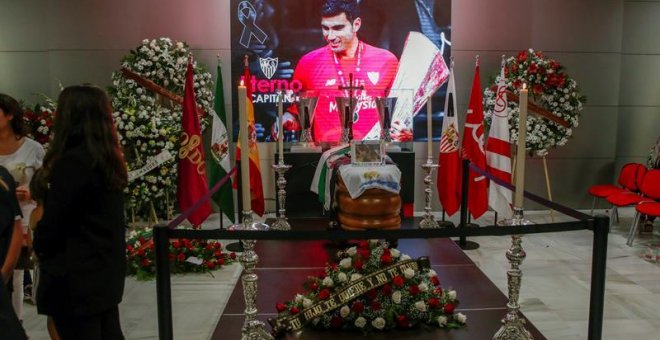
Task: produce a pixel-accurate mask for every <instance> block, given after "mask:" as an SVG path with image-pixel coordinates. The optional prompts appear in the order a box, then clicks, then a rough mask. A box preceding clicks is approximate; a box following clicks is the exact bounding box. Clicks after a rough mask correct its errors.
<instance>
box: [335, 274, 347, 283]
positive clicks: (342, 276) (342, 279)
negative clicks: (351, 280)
mask: <svg viewBox="0 0 660 340" xmlns="http://www.w3.org/2000/svg"><path fill="white" fill-rule="evenodd" d="M337 280H339V282H346V280H348V277H347V276H346V274H344V273H339V274H337Z"/></svg>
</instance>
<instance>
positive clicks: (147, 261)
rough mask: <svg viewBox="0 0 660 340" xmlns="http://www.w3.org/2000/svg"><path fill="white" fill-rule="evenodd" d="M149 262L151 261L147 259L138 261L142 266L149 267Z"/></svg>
mask: <svg viewBox="0 0 660 340" xmlns="http://www.w3.org/2000/svg"><path fill="white" fill-rule="evenodd" d="M150 264H151V261H149V259H142V261H140V266H142V267H149V265H150Z"/></svg>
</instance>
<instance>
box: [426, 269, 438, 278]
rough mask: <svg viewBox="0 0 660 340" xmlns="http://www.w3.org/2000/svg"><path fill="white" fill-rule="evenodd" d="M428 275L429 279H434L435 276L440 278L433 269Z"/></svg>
mask: <svg viewBox="0 0 660 340" xmlns="http://www.w3.org/2000/svg"><path fill="white" fill-rule="evenodd" d="M427 275H428V277H434V276H438V273H436V272H435V270H433V269H429V272H428V274H427Z"/></svg>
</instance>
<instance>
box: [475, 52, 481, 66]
mask: <svg viewBox="0 0 660 340" xmlns="http://www.w3.org/2000/svg"><path fill="white" fill-rule="evenodd" d="M474 59H475V62H474V64H475V66H479V65H480V64H481V61H480V59H479V55H478V54H477V55H476V56H475V57H474Z"/></svg>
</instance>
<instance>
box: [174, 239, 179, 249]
mask: <svg viewBox="0 0 660 340" xmlns="http://www.w3.org/2000/svg"><path fill="white" fill-rule="evenodd" d="M172 247H174V249H179V248H181V242H179V240H174V241H172Z"/></svg>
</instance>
